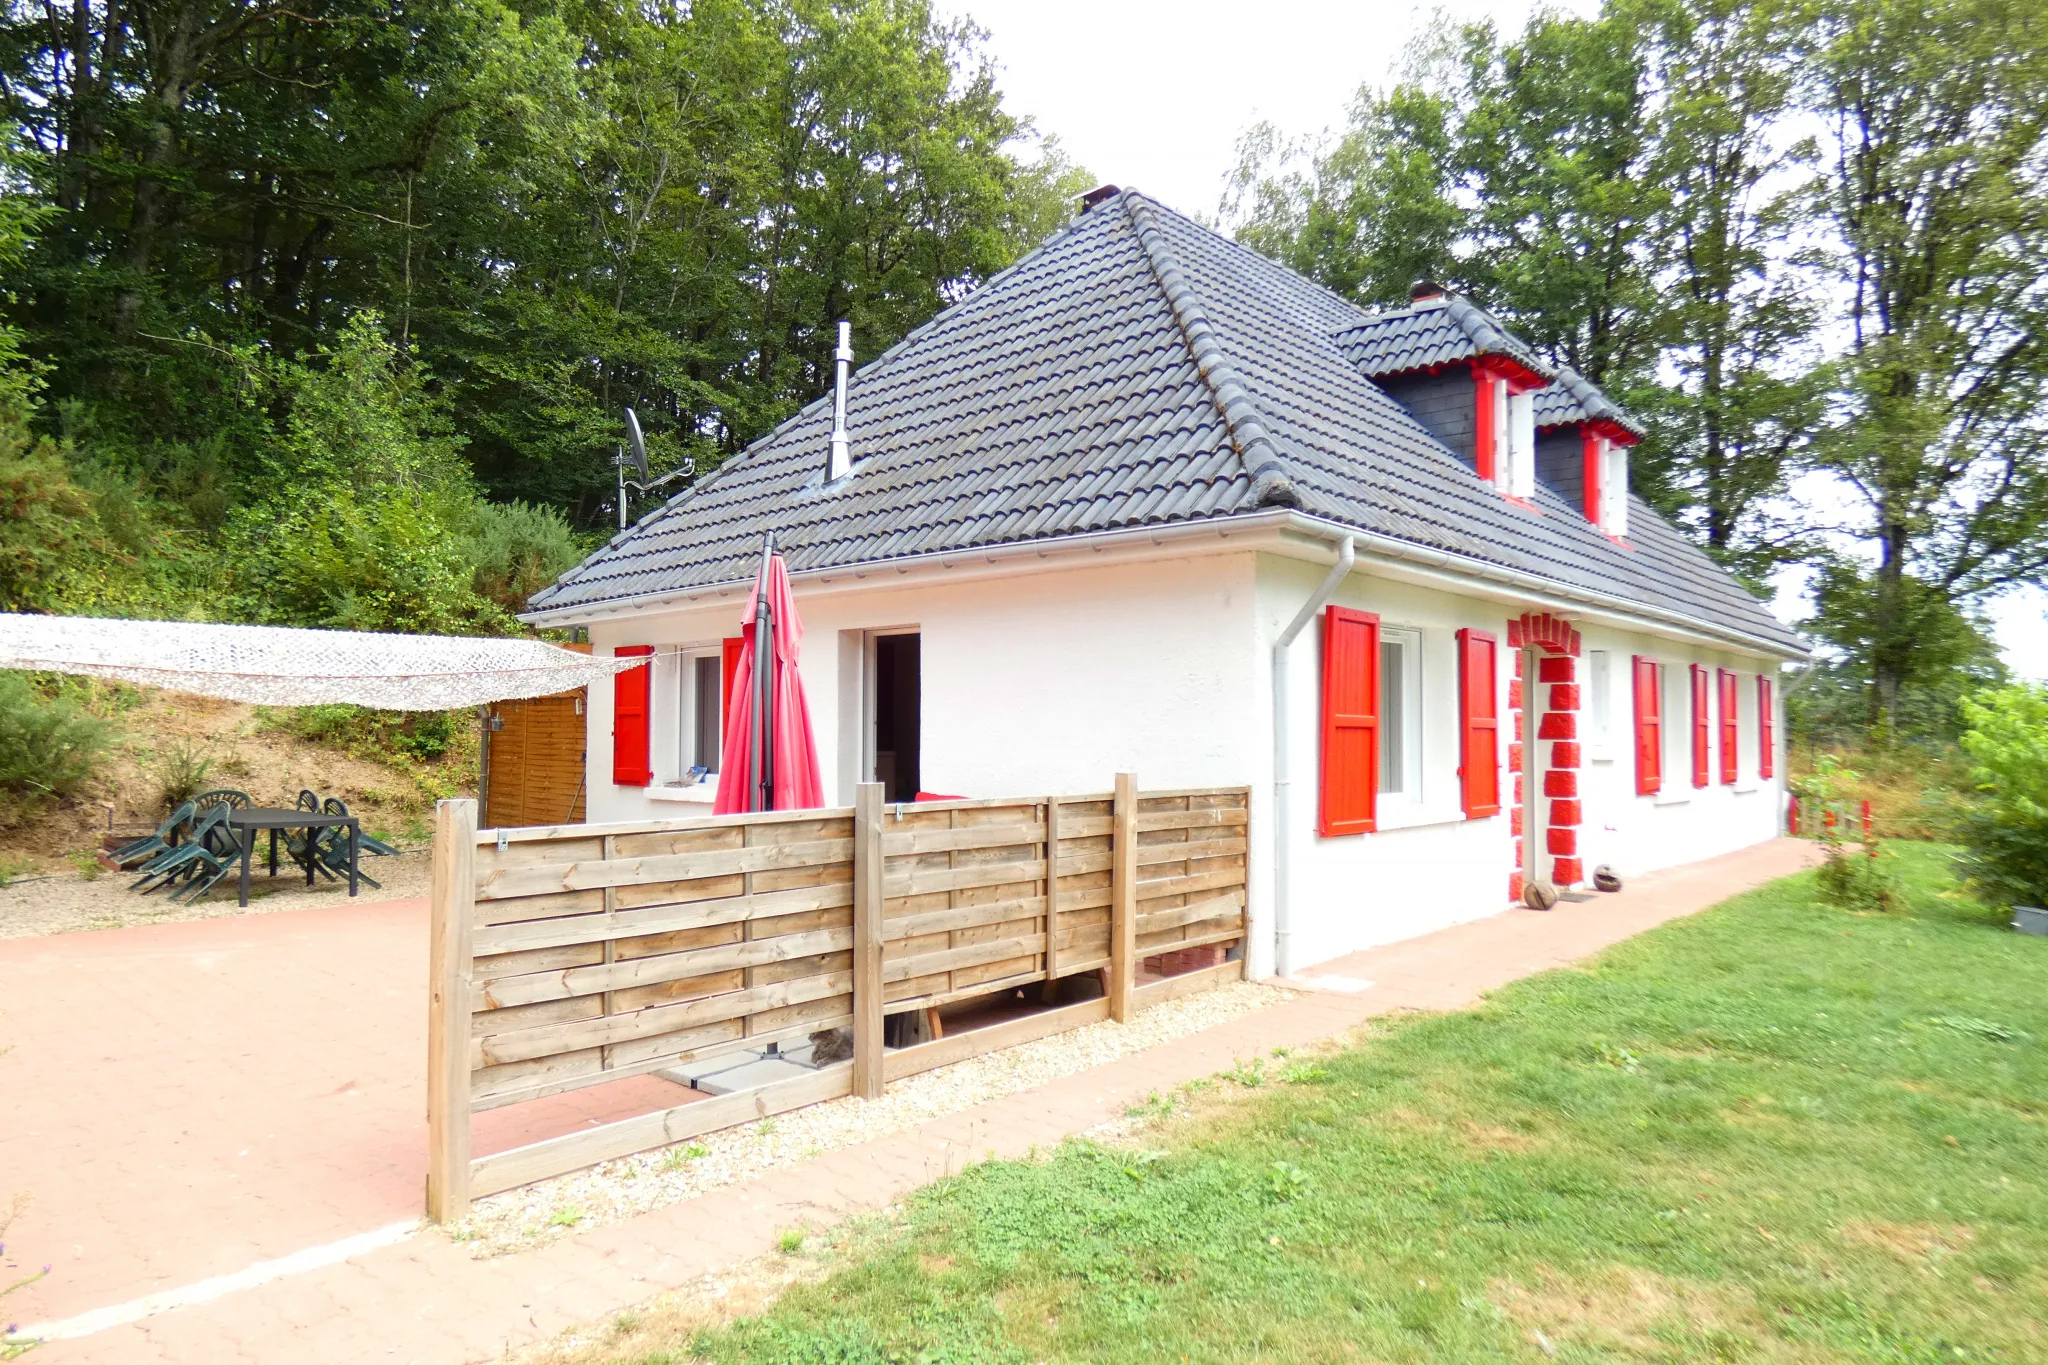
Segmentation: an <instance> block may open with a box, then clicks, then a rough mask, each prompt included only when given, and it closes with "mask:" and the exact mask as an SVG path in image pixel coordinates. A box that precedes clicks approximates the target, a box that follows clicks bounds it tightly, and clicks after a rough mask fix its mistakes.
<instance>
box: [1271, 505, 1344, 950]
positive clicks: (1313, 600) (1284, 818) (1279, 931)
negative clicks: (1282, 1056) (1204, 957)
mask: <svg viewBox="0 0 2048 1365" xmlns="http://www.w3.org/2000/svg"><path fill="white" fill-rule="evenodd" d="M1354 562H1355V550H1354V548H1353V546H1352V542H1351V537H1350V536H1345V537H1344V538H1343V539H1342V540H1340V541H1339V542H1338V543H1337V562H1336V563H1335V564H1333V565H1331V566H1330V571H1329V572H1328V573H1326V574H1324V575H1323V581H1322V582H1321V583H1319V584H1317V585H1316V590H1315V591H1314V592H1312V593H1310V594H1309V598H1308V601H1306V602H1303V603H1302V604H1301V610H1300V611H1298V612H1296V613H1295V614H1294V619H1293V620H1292V621H1290V622H1288V623H1287V629H1285V630H1283V631H1281V632H1280V638H1279V639H1277V640H1275V641H1274V642H1273V971H1274V973H1275V974H1276V975H1278V976H1280V977H1281V978H1283V979H1284V978H1286V977H1289V976H1292V975H1293V974H1294V945H1293V934H1294V905H1293V902H1292V900H1291V899H1290V898H1289V895H1288V853H1289V850H1290V848H1291V846H1292V842H1293V837H1294V816H1293V811H1292V809H1291V807H1292V801H1291V784H1292V781H1293V776H1292V767H1293V765H1292V764H1291V763H1289V762H1288V746H1287V739H1288V735H1287V654H1288V649H1289V647H1290V646H1291V645H1293V643H1294V638H1295V637H1296V636H1297V635H1299V634H1301V630H1302V627H1303V626H1306V625H1307V624H1308V623H1309V622H1310V621H1312V620H1314V619H1315V616H1316V613H1317V612H1319V611H1321V610H1322V609H1323V608H1324V607H1325V606H1327V605H1328V604H1329V601H1330V598H1331V597H1332V596H1334V595H1335V594H1336V591H1337V589H1338V587H1339V586H1341V585H1342V584H1343V582H1344V580H1345V579H1346V578H1347V577H1349V576H1350V574H1351V566H1352V564H1353V563H1354Z"/></svg>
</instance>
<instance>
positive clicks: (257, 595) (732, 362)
mask: <svg viewBox="0 0 2048 1365" xmlns="http://www.w3.org/2000/svg"><path fill="white" fill-rule="evenodd" d="M5 16H6V22H5V24H4V26H0V101H4V110H5V118H6V122H7V125H8V131H9V133H10V134H11V139H12V140H11V143H10V145H9V146H8V148H7V153H6V167H5V170H6V193H5V194H4V195H0V270H4V277H5V284H6V288H7V290H8V293H9V299H8V304H7V309H6V323H7V329H6V331H5V332H4V346H5V348H6V349H5V353H4V354H0V370H4V372H5V376H6V377H5V380H4V382H0V498H5V499H6V501H7V503H8V510H9V511H10V513H11V515H10V517H9V519H8V525H7V526H6V527H5V528H4V529H0V609H10V610H23V609H26V610H64V611H70V612H96V613H102V614H113V615H119V614H134V615H169V616H184V615H190V616H199V617H208V618H213V619H228V620H253V621H270V622H278V623H295V624H306V625H323V626H340V627H350V628H358V629H391V630H436V631H465V632H492V631H499V630H506V629H512V628H515V626H514V622H513V619H512V616H511V613H512V612H513V611H514V610H516V609H517V607H518V606H519V605H520V603H521V602H523V600H524V599H525V597H526V596H527V595H528V594H530V593H531V592H532V591H534V590H535V589H536V588H538V587H540V586H541V585H543V584H544V583H546V582H547V581H549V580H550V579H551V578H552V577H553V576H554V575H555V574H556V573H558V572H559V571H560V570H561V569H563V568H564V567H566V566H567V565H568V564H570V563H572V562H574V559H575V558H576V557H577V555H578V554H579V552H580V549H581V548H583V547H585V546H587V544H588V543H589V542H590V540H591V539H592V538H593V536H594V534H595V533H596V532H598V531H599V530H601V529H602V528H604V527H606V526H607V525H608V524H609V523H610V522H611V521H612V519H613V518H614V516H615V515H616V509H615V507H614V506H613V504H612V497H613V474H612V463H611V461H612V455H613V452H614V449H615V447H616V442H617V440H618V438H619V435H620V413H619V409H620V408H621V407H622V406H624V405H627V404H631V405H633V406H634V407H635V408H636V409H637V410H638V412H639V415H640V417H641V419H642V421H643V423H644V424H645V425H646V427H647V430H648V442H649V446H650V449H651V453H652V456H653V459H654V461H655V463H656V464H657V466H658V467H660V468H664V469H666V468H671V467H674V466H676V465H678V464H680V463H681V462H682V461H683V460H685V459H693V460H695V461H696V462H697V464H698V467H699V468H705V467H709V466H710V465H713V464H716V463H717V462H718V461H719V460H720V459H722V458H724V457H725V456H727V455H729V454H730V453H732V452H733V451H735V450H737V449H738V448H740V447H741V446H743V445H744V444H745V443H746V442H747V441H749V440H750V439H752V438H753V437H754V436H756V435H758V434H759V433H761V432H762V431H764V430H766V429H767V428H768V427H770V426H772V425H773V424H774V423H775V422H777V421H779V420H780V419H781V418H783V417H784V416H786V415H788V414H789V413H790V412H791V411H793V410H794V409H795V408H796V407H797V406H799V405H801V404H802V403H803V402H805V401H807V400H809V399H810V398H812V397H814V396H816V394H818V393H819V392H820V391H822V389H823V387H824V386H825V385H826V383H827V382H828V380H829V376H830V373H831V363H832V362H831V358H830V348H831V333H832V328H833V324H834V322H835V321H836V320H837V319H839V318H849V319H851V320H852V322H853V325H854V329H855V336H856V338H857V339H858V344H859V346H860V348H861V349H862V351H863V352H864V353H866V354H874V353H876V352H878V351H879V350H880V349H881V348H883V347H885V346H886V345H888V344H890V343H892V342H893V341H895V340H896V339H898V338H899V337H900V336H901V335H902V334H903V333H904V332H905V331H907V330H908V329H909V328H910V327H912V326H914V325H915V324H917V323H918V322H921V321H923V320H924V319H925V318H926V317H928V316H930V315H931V314H932V313H933V312H935V311H936V310H937V309H938V308H940V307H942V306H944V305H945V304H946V303H948V302H950V301H952V300H953V299H956V298H959V297H961V296H963V295H964V294H965V293H966V292H967V291H969V290H970V289H972V288H973V287H974V286H975V285H976V284H978V283H979V282H980V281H981V280H982V279H984V278H986V277H987V276H988V275H989V274H991V273H993V272H994V271H996V270H998V269H1000V268H1001V267H1003V266H1004V265H1006V264H1008V263H1009V262H1010V261H1011V260H1012V259H1014V258H1015V257H1016V256H1017V255H1018V254H1019V253H1020V252H1021V251H1022V250H1023V249H1025V248H1026V247H1027V246H1029V245H1030V244H1031V243H1033V242H1035V241H1036V240H1037V239H1038V238H1039V237H1041V236H1042V235H1043V234H1044V233H1045V232H1047V231H1048V230H1050V228H1051V227H1052V226H1054V225H1056V224H1057V223H1058V222H1059V221H1061V220H1062V219H1063V217H1064V215H1065V213H1066V211H1067V204H1068V196H1069V195H1070V194H1071V193H1072V192H1073V190H1074V188H1075V185H1074V182H1075V178H1076V174H1077V173H1076V172H1074V171H1072V170H1071V169H1070V168H1068V167H1067V165H1066V163H1065V162H1064V160H1063V159H1062V157H1061V156H1060V154H1059V151H1058V148H1057V147H1056V146H1054V145H1052V144H1050V143H1049V142H1046V141H1044V140H1041V139H1040V138H1039V137H1038V136H1037V134H1036V133H1035V131H1034V130H1033V128H1032V127H1031V125H1030V124H1029V123H1028V122H1027V121H1025V120H1023V119H1020V118H1018V117H1017V116H1015V115H1013V114H1011V113H1010V112H1009V111H1007V110H1006V109H1005V108H1004V107H1003V104H1002V100H1001V96H1000V93H999V92H998V90H997V89H996V86H995V84H994V80H993V76H992V72H991V68H990V65H989V62H988V60H987V57H986V55H985V54H984V52H983V51H982V46H981V41H982V40H981V36H980V35H979V34H978V33H977V32H976V31H975V30H974V29H973V28H972V27H971V26H969V25H967V24H964V23H956V22H952V21H948V20H944V19H942V18H940V17H938V16H937V15H936V14H935V13H934V12H933V11H932V10H931V9H930V8H929V7H928V6H927V5H926V4H925V3H923V2H922V0H694V2H693V3H691V4H689V5H687V6H675V7H643V6H639V5H627V4H618V3H605V2H604V0H560V2H559V3H555V2H551V0H541V2H540V3H502V2H501V0H434V3H431V4H410V3H405V2H404V0H294V3H291V4H285V3H282V0H124V2H122V3H110V2H109V0H70V3H63V0H58V2H57V3H51V4H42V3H25V2H16V3H10V4H8V5H7V6H6V9H5Z"/></svg>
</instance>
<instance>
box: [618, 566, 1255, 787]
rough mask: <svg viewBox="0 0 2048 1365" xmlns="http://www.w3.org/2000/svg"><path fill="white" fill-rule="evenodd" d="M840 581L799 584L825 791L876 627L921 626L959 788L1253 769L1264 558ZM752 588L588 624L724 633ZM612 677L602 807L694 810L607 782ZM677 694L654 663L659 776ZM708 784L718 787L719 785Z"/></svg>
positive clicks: (926, 672) (854, 742)
mask: <svg viewBox="0 0 2048 1365" xmlns="http://www.w3.org/2000/svg"><path fill="white" fill-rule="evenodd" d="M893 577H894V576H893V575H886V573H885V574H877V575H875V581H874V582H873V585H872V586H868V585H862V586H861V587H860V588H858V589H853V590H847V591H837V592H822V593H819V592H806V591H805V590H804V589H803V588H802V587H801V586H799V587H798V589H797V608H798V610H799V611H800V612H801V613H802V616H803V623H804V644H803V657H802V661H801V669H802V673H803V679H804V692H805V695H806V697H807V699H808V700H809V703H810V709H811V723H812V727H813V731H814V734H815V736H816V739H817V745H818V754H819V765H820V768H821V769H822V776H823V779H824V787H825V794H826V798H827V800H830V801H835V802H839V803H851V802H852V800H853V787H854V784H855V783H856V782H857V781H858V780H859V777H860V774H859V772H858V771H857V770H858V766H859V764H860V761H861V751H860V739H861V736H860V733H859V729H860V725H861V718H862V716H863V714H864V712H863V708H862V703H861V697H860V689H861V687H862V686H863V668H862V653H861V639H862V636H863V633H864V632H867V631H874V630H889V629H900V628H914V629H916V630H917V632H918V634H919V636H920V645H919V649H920V655H921V657H920V660H919V669H920V687H921V701H922V707H921V713H920V718H921V727H920V728H921V735H920V783H921V785H922V786H923V787H924V789H925V790H927V791H935V792H945V793H947V794H949V795H961V796H1010V795H1025V794H1037V793H1053V792H1071V793H1080V792H1102V791H1108V790H1109V788H1110V786H1111V785H1112V783H1113V781H1114V779H1115V775H1116V773H1117V772H1119V771H1120V770H1126V769H1128V770H1130V771H1133V772H1136V773H1137V774H1138V776H1139V780H1140V781H1141V782H1142V783H1143V784H1144V785H1145V786H1147V787H1155V788H1159V787H1187V786H1207V785H1228V784H1241V783H1245V782H1248V781H1250V780H1252V779H1251V775H1250V774H1251V764H1252V763H1253V761H1254V756H1255V755H1256V754H1257V753H1258V752H1259V751H1260V750H1261V746H1262V743H1263V741H1262V739H1261V732H1260V731H1259V729H1258V727H1257V723H1256V719H1255V715H1254V708H1255V706H1256V705H1257V703H1256V701H1255V698H1254V691H1253V689H1254V687H1255V685H1256V684H1255V678H1254V674H1255V672H1256V668H1255V662H1256V661H1255V659H1254V652H1255V651H1254V647H1253V643H1252V632H1251V614H1252V600H1253V583H1252V557H1251V556H1250V555H1249V554H1236V555H1210V556H1193V557H1188V558H1184V559H1170V560H1168V559H1162V560H1152V561H1146V562H1126V563H1120V564H1110V565H1102V566H1099V567H1093V568H1074V569H1059V570H1045V571H1040V572H1036V573H1014V574H1010V575H1006V576H1002V577H979V578H974V579H971V580H966V581H961V582H957V583H949V582H946V581H943V580H940V581H936V582H934V581H931V580H921V581H917V582H909V583H902V584H896V583H891V582H889V581H887V579H888V578H893ZM743 606H744V599H743V598H742V597H741V596H740V594H738V593H734V594H733V595H732V596H731V597H730V598H728V599H726V600H724V601H721V602H718V603H715V604H712V605H701V606H695V607H691V608H689V609H686V610H679V611H671V612H660V613H655V612H644V613H639V614H636V615H634V616H631V617H626V618H621V619H619V620H616V621H609V622H600V623H598V624H595V625H593V626H592V627H591V640H592V643H593V645H594V646H595V648H596V651H597V652H598V653H600V654H608V653H610V652H611V651H612V649H613V648H615V647H617V646H620V645H636V644H638V645H645V644H651V645H656V646H657V647H660V646H671V645H683V646H703V647H706V648H715V647H716V646H717V644H718V642H719V640H720V639H722V638H723V637H725V636H728V635H736V634H738V633H739V615H740V611H741V609H742V607H743ZM611 700H612V699H611V689H610V687H609V686H600V687H598V688H594V689H593V695H592V697H591V703H590V707H589V744H588V760H587V762H588V772H589V787H590V797H589V810H590V818H591V819H592V820H593V821H601V820H632V819H647V818H661V817H663V816H680V815H686V814H694V813H700V812H701V811H702V810H704V809H706V808H705V807H701V806H698V807H692V806H689V805H684V804H678V803H676V802H674V801H667V800H659V799H656V798H655V797H652V796H650V795H649V792H648V790H644V789H641V788H638V787H616V786H613V785H612V782H611V773H612V736H611V728H612V707H611ZM677 710H678V707H677V702H676V693H675V692H674V691H673V690H672V689H670V688H669V687H668V685H667V682H666V680H665V677H664V675H663V674H662V672H661V671H660V670H659V669H657V673H656V677H655V700H654V706H653V718H652V727H651V730H652V745H653V748H654V751H655V755H656V758H655V782H656V783H657V784H658V783H660V782H662V781H663V780H664V779H667V778H670V777H674V776H678V775H679V774H677V773H676V772H675V771H674V769H675V767H676V764H675V763H674V762H673V761H671V762H669V763H667V765H666V766H664V761H663V757H664V755H665V754H667V753H672V752H673V751H674V746H675V743H676V739H675V736H676V728H675V727H676V725H677V714H676V713H677ZM704 799H706V800H708V799H709V798H708V794H705V797H704Z"/></svg>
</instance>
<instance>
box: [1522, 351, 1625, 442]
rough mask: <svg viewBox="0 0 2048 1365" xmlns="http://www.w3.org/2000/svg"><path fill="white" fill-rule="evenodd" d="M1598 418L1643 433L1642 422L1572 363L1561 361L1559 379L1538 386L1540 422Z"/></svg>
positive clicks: (1560, 423) (1549, 423)
mask: <svg viewBox="0 0 2048 1365" xmlns="http://www.w3.org/2000/svg"><path fill="white" fill-rule="evenodd" d="M1596 420H1601V421H1608V422H1612V423H1614V424H1615V425H1616V426H1618V427H1620V428H1621V429H1622V430H1624V431H1629V432H1633V433H1634V434H1636V435H1637V436H1641V435H1642V434H1643V427H1642V424H1641V423H1639V422H1637V421H1636V419H1635V418H1633V417H1631V416H1629V415H1628V413H1627V412H1625V411H1623V410H1622V408H1621V405H1620V404H1618V403H1616V402H1614V401H1613V400H1612V399H1610V398H1609V397H1608V396H1607V395H1606V394H1604V393H1602V392H1600V390H1599V389H1597V388H1595V387H1593V381H1591V380H1590V379H1587V378H1586V377H1585V376H1584V375H1582V374H1580V373H1579V372H1578V371H1577V370H1575V369H1573V368H1572V367H1571V366H1569V365H1559V366H1558V367H1557V381H1556V382H1555V383H1552V384H1546V385H1544V386H1543V387H1542V388H1540V389H1538V390H1536V425H1537V426H1539V427H1561V426H1565V425H1567V424H1569V423H1572V422H1589V421H1596Z"/></svg>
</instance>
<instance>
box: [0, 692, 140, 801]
mask: <svg viewBox="0 0 2048 1365" xmlns="http://www.w3.org/2000/svg"><path fill="white" fill-rule="evenodd" d="M111 733H112V732H111V727H109V726H108V725H107V723H106V722H105V721H103V720H101V719H99V717H97V716H94V715H92V714H90V713H89V712H87V711H85V710H84V709H83V708H81V707H80V706H79V705H78V704H77V703H76V702H74V701H72V700H70V699H69V698H67V697H45V696H44V695H43V694H42V693H41V692H40V691H38V690H37V688H36V686H35V684H34V683H32V682H31V681H30V680H29V679H28V677H26V676H25V675H23V674H20V673H0V791H5V792H7V793H8V794H10V795H12V796H14V797H16V798H17V799H22V798H26V799H28V800H31V801H35V800H42V799H46V798H49V797H57V796H69V795H70V794H71V793H72V792H74V791H77V790H78V789H79V788H80V787H82V786H84V785H85V783H86V782H88V781H90V780H91V778H92V776H93V774H94V773H95V772H97V771H98V770H99V764H100V759H101V757H102V756H103V755H104V754H105V752H106V748H107V743H108V741H109V739H110V738H111Z"/></svg>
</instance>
